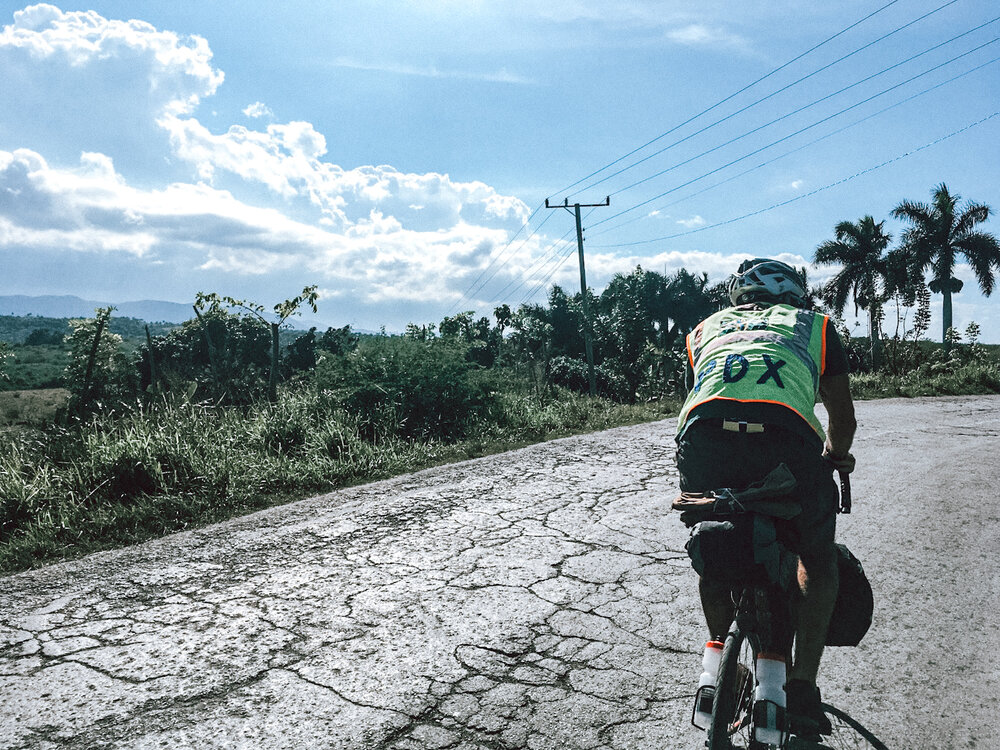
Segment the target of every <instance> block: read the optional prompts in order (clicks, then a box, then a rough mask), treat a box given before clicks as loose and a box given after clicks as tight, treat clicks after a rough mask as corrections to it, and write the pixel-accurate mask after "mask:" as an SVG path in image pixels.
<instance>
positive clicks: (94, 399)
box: [66, 307, 129, 414]
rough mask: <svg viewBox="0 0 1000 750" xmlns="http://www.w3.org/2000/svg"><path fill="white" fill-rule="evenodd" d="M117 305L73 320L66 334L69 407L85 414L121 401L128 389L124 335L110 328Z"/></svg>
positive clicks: (72, 410)
mask: <svg viewBox="0 0 1000 750" xmlns="http://www.w3.org/2000/svg"><path fill="white" fill-rule="evenodd" d="M114 309H115V308H114V307H99V308H97V310H95V311H94V313H95V314H94V317H93V318H89V319H85V320H71V321H70V323H69V324H70V327H71V328H72V331H73V332H72V333H71V334H70V335H69V336H67V337H66V340H67V343H68V344H69V347H70V360H69V364H68V365H67V366H66V386H67V388H68V389H69V392H70V401H69V407H68V411H69V412H70V413H75V414H82V413H84V412H88V411H91V410H99V409H101V408H103V407H106V406H110V405H112V404H113V403H119V402H121V400H122V399H123V398H124V396H125V395H127V394H126V391H127V390H128V388H127V387H126V386H127V381H128V380H129V367H128V363H127V362H126V361H125V358H124V356H123V355H122V353H121V344H122V337H121V336H119V335H118V334H116V333H111V332H110V331H108V330H107V328H108V321H110V320H111V312H112V311H113V310H114Z"/></svg>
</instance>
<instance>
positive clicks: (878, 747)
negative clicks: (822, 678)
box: [822, 703, 887, 750]
mask: <svg viewBox="0 0 1000 750" xmlns="http://www.w3.org/2000/svg"><path fill="white" fill-rule="evenodd" d="M823 712H824V713H825V714H826V715H827V717H828V718H829V719H830V723H831V724H832V725H833V734H831V735H830V736H829V737H824V738H823V740H822V742H823V745H825V746H828V747H830V748H831V749H832V750H887V748H886V746H885V745H883V744H882V742H881V741H880V740H879V739H878V737H876V736H875V735H874V734H872V732H871V730H869V729H868V728H867V727H865V726H863V725H862V724H861V722H859V721H858V720H857V719H855V718H854V717H852V716H848V715H847V714H846V713H845V712H844V711H841V710H840V709H839V708H837V707H836V706H831V705H830V704H829V703H824V704H823Z"/></svg>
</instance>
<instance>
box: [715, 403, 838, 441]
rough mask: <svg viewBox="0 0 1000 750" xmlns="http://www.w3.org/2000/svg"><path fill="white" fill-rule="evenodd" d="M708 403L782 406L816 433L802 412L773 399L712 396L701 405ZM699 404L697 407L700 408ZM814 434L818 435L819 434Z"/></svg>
mask: <svg viewBox="0 0 1000 750" xmlns="http://www.w3.org/2000/svg"><path fill="white" fill-rule="evenodd" d="M709 401H735V402H736V403H738V404H777V405H778V406H784V407H785V408H786V409H788V410H789V411H793V412H795V413H796V414H798V415H799V416H800V417H802V418H803V419H805V420H806V423H807V424H808V425H809V426H810V427H812V430H813V432H816V428H815V427H813V424H812V422H810V421H809V420H808V419H806V417H805V415H804V414H803V413H802V412H800V411H799V410H798V409H796V408H795V407H792V406H789V405H788V404H786V403H784V402H782V401H774V400H773V399H768V398H727V397H726V396H712V398H706V399H705V400H704V401H702V402H701V404H707V403H708V402H709ZM701 404H698V405H699V406H701ZM816 434H817V435H818V434H819V433H816ZM821 437H822V436H821Z"/></svg>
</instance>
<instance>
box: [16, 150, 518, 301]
mask: <svg viewBox="0 0 1000 750" xmlns="http://www.w3.org/2000/svg"><path fill="white" fill-rule="evenodd" d="M307 140H308V139H307ZM381 169H382V170H386V168H381ZM345 174H348V175H350V173H345ZM381 174H382V177H383V178H384V177H385V175H386V174H391V177H392V178H393V179H394V180H395V181H396V183H397V184H396V186H395V188H394V189H395V190H399V191H402V188H400V186H406V184H407V182H408V181H409V183H410V185H409V189H412V190H414V191H422V190H423V189H424V188H425V187H426V180H427V179H428V178H430V180H431V182H432V183H433V184H434V186H435V187H434V190H435V191H440V190H442V189H447V188H448V187H449V185H452V184H451V183H449V182H448V181H447V178H444V177H443V176H440V175H430V176H427V175H403V174H400V173H398V172H395V173H387V172H385V171H383V172H382V173H381ZM353 178H356V175H355V176H353V177H352V179H353ZM360 184H361V185H362V187H363V186H364V185H366V184H368V183H367V182H366V181H365V180H361V183H360ZM454 187H455V189H456V191H457V193H462V192H463V191H464V194H465V195H466V196H469V195H475V194H477V192H478V193H479V194H480V198H482V199H483V203H484V208H483V211H484V212H489V211H492V210H494V209H495V207H494V206H493V205H492V204H491V199H496V200H497V201H498V202H499V203H500V204H501V209H499V210H500V211H501V212H502V211H506V210H508V209H509V208H510V206H508V205H506V204H505V203H504V202H503V200H502V199H501V198H502V197H499V196H496V195H495V194H493V193H492V192H491V191H490V190H489V189H488V188H486V186H481V185H477V184H471V185H454ZM457 193H456V194H457ZM506 238H507V232H506V231H505V230H504V229H502V228H489V227H486V226H480V225H473V224H470V223H467V222H464V221H461V220H460V219H458V220H456V221H454V222H453V224H452V225H451V226H439V227H437V228H436V229H435V230H433V231H424V230H414V229H411V228H407V227H406V226H404V225H403V223H402V222H401V221H400V220H399V219H398V218H396V217H394V216H391V215H387V214H383V213H382V212H380V211H378V210H376V209H372V210H370V211H369V213H368V214H367V215H365V216H364V217H361V218H359V219H358V220H356V221H353V222H351V223H350V225H349V226H348V227H346V228H344V229H342V230H341V231H337V232H333V231H329V230H328V229H326V228H323V227H321V226H317V225H314V224H311V223H306V222H301V221H297V220H294V219H292V218H289V217H288V216H287V215H285V214H284V213H282V212H281V211H278V210H276V209H272V208H263V207H260V206H254V205H250V204H247V203H245V202H243V201H241V200H239V199H238V198H236V197H235V196H234V195H233V194H232V193H230V192H228V191H225V190H220V189H217V188H213V187H211V186H209V185H207V184H204V183H201V184H182V183H177V184H172V185H169V186H167V187H165V188H162V189H155V190H141V189H137V188H134V187H131V186H129V185H128V184H126V182H125V180H124V179H123V178H122V177H121V175H120V174H118V173H117V172H116V171H115V169H114V165H113V163H112V162H111V160H110V159H109V158H108V157H106V156H103V155H100V154H84V155H83V157H82V158H81V161H80V164H79V166H77V167H75V168H72V169H59V168H55V167H52V166H50V165H49V164H47V163H46V161H45V159H44V158H42V157H41V156H40V155H39V154H37V153H34V152H31V151H26V150H19V151H16V152H5V151H0V249H3V248H6V249H8V250H11V251H22V252H23V251H25V250H29V249H32V248H34V249H38V248H51V247H60V248H62V249H64V250H68V251H73V252H78V253H90V254H105V253H125V254H130V255H133V256H135V257H136V258H137V259H141V260H142V261H143V262H144V263H146V264H153V263H158V262H161V261H165V262H166V263H167V264H168V265H177V264H182V265H189V266H190V265H194V266H195V267H197V268H199V269H201V270H203V271H212V272H223V273H225V274H229V275H233V276H235V277H245V276H262V275H265V274H267V275H277V277H279V278H280V277H281V275H282V274H286V275H291V274H293V272H294V273H298V274H301V273H302V272H303V271H304V272H306V273H308V274H310V276H311V278H314V279H316V280H317V281H320V282H322V283H323V284H324V285H326V286H334V285H338V286H340V287H341V288H342V289H349V290H350V294H351V296H352V297H353V298H355V299H358V300H360V301H363V302H365V303H388V302H395V301H400V300H413V301H427V300H428V299H436V300H441V299H442V298H446V297H448V296H449V295H450V296H457V295H458V292H459V288H458V287H459V284H460V282H459V281H457V279H461V278H463V274H462V272H461V270H460V271H459V272H458V273H455V266H456V265H459V266H462V267H465V268H469V267H471V268H473V269H476V268H478V267H479V266H480V265H481V264H483V263H485V262H486V260H487V259H488V258H489V256H490V253H491V252H493V251H494V250H495V249H497V248H499V247H501V246H502V245H503V243H504V242H505V240H506ZM120 261H121V262H126V259H124V258H122V259H120ZM507 273H517V270H516V267H512V268H509V269H508V271H507ZM234 283H236V282H235V281H234ZM449 289H450V290H451V291H450V292H449Z"/></svg>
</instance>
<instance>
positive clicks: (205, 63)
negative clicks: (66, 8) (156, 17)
mask: <svg viewBox="0 0 1000 750" xmlns="http://www.w3.org/2000/svg"><path fill="white" fill-rule="evenodd" d="M0 50H2V51H3V52H4V54H5V55H27V56H28V57H29V58H30V59H31V60H33V61H35V62H36V63H37V62H38V61H48V62H56V63H61V64H63V65H66V66H68V67H69V68H84V67H88V66H96V67H100V66H102V65H103V64H104V63H105V62H106V61H108V60H121V61H124V62H125V63H126V64H127V65H128V66H129V67H130V68H131V69H133V70H138V71H139V72H141V74H142V75H143V76H145V78H146V79H147V82H148V89H147V92H146V93H147V95H148V96H149V98H150V99H151V100H153V101H155V102H157V103H158V105H159V106H160V107H162V108H165V109H169V110H170V111H172V112H174V113H177V114H179V113H184V112H190V111H192V110H193V109H194V108H195V107H196V106H197V104H198V103H199V101H200V100H201V98H202V97H205V96H210V95H212V94H213V93H215V91H216V89H217V88H218V87H219V85H220V84H221V83H222V81H223V77H224V76H223V73H222V71H220V70H217V69H216V68H214V67H213V66H212V63H211V60H212V52H211V50H210V49H209V47H208V42H207V41H206V40H205V39H204V38H202V37H200V36H181V35H178V34H175V33H173V32H171V31H159V30H157V29H156V28H154V27H153V26H152V25H150V24H148V23H146V22H144V21H135V20H131V21H115V20H108V19H106V18H103V17H102V16H100V15H99V14H97V13H96V12H95V11H71V12H63V11H62V10H60V9H59V8H57V7H55V6H53V5H47V4H39V5H32V6H28V7H27V8H25V9H24V10H19V11H16V12H15V13H14V22H13V23H12V24H10V25H7V26H4V27H3V30H2V31H0ZM0 59H3V58H0ZM8 59H9V58H8Z"/></svg>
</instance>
